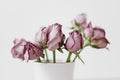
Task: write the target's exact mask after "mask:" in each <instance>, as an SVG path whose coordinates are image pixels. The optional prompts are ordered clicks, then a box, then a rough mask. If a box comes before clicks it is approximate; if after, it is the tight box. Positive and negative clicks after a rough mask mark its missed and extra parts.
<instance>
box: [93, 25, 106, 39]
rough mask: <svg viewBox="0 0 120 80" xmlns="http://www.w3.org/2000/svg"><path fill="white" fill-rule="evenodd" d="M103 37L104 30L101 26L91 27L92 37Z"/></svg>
mask: <svg viewBox="0 0 120 80" xmlns="http://www.w3.org/2000/svg"><path fill="white" fill-rule="evenodd" d="M104 37H105V31H104V29H102V28H97V27H95V28H93V36H92V39H100V38H104Z"/></svg>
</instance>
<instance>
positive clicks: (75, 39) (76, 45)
mask: <svg viewBox="0 0 120 80" xmlns="http://www.w3.org/2000/svg"><path fill="white" fill-rule="evenodd" d="M69 35H70V36H69V37H68V38H67V40H66V43H65V47H66V49H67V50H68V51H70V52H77V51H78V50H80V49H81V48H82V47H83V38H82V35H81V34H80V33H79V32H78V31H73V32H71V33H70V34H69Z"/></svg>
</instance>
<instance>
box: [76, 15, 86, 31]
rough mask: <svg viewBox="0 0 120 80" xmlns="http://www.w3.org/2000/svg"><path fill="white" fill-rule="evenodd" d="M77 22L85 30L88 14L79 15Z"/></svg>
mask: <svg viewBox="0 0 120 80" xmlns="http://www.w3.org/2000/svg"><path fill="white" fill-rule="evenodd" d="M75 22H76V23H77V24H78V25H79V26H80V27H82V28H83V29H84V28H85V27H86V25H87V17H86V14H84V13H81V14H79V15H78V16H77V17H76V18H75Z"/></svg>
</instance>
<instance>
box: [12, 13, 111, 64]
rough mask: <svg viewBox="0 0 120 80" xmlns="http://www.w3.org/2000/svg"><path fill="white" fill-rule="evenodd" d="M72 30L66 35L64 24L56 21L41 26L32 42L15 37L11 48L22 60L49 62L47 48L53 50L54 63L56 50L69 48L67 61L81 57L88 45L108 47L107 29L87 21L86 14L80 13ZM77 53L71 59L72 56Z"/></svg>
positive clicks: (14, 55)
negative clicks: (63, 29) (94, 25)
mask: <svg viewBox="0 0 120 80" xmlns="http://www.w3.org/2000/svg"><path fill="white" fill-rule="evenodd" d="M71 29H72V32H70V33H69V36H68V37H66V36H65V34H64V33H63V32H62V25H61V24H59V23H55V24H52V25H48V26H45V27H41V28H40V30H39V31H38V32H37V33H36V35H35V41H34V42H33V43H32V42H30V41H26V40H25V39H20V40H18V39H15V40H14V46H13V47H12V49H11V52H12V55H13V57H14V58H20V59H22V60H26V61H28V60H37V62H42V61H43V60H44V62H46V63H49V62H50V60H49V56H48V53H47V50H49V51H52V52H53V61H52V62H53V63H56V50H58V51H60V52H61V53H64V52H63V49H65V50H67V51H68V53H66V54H68V56H67V57H66V62H75V60H76V59H77V58H78V59H80V60H81V61H82V62H83V63H84V61H83V60H82V59H81V57H80V53H81V51H82V50H83V49H84V48H86V47H87V46H91V47H92V48H96V49H102V48H106V47H107V45H108V44H109V41H108V40H107V39H106V36H105V30H104V29H102V28H100V27H93V26H92V23H91V22H87V17H86V14H84V13H82V14H79V15H78V16H77V17H76V18H75V19H74V20H73V22H72V26H71ZM73 54H74V55H75V57H74V59H72V60H71V56H72V55H73Z"/></svg>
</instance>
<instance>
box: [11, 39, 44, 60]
mask: <svg viewBox="0 0 120 80" xmlns="http://www.w3.org/2000/svg"><path fill="white" fill-rule="evenodd" d="M11 52H12V55H13V57H14V58H20V59H22V60H26V61H28V60H33V59H37V58H38V57H40V56H42V55H43V50H42V47H41V46H40V45H38V44H33V43H31V42H28V41H26V40H24V39H21V40H17V39H15V40H14V46H13V48H12V49H11Z"/></svg>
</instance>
